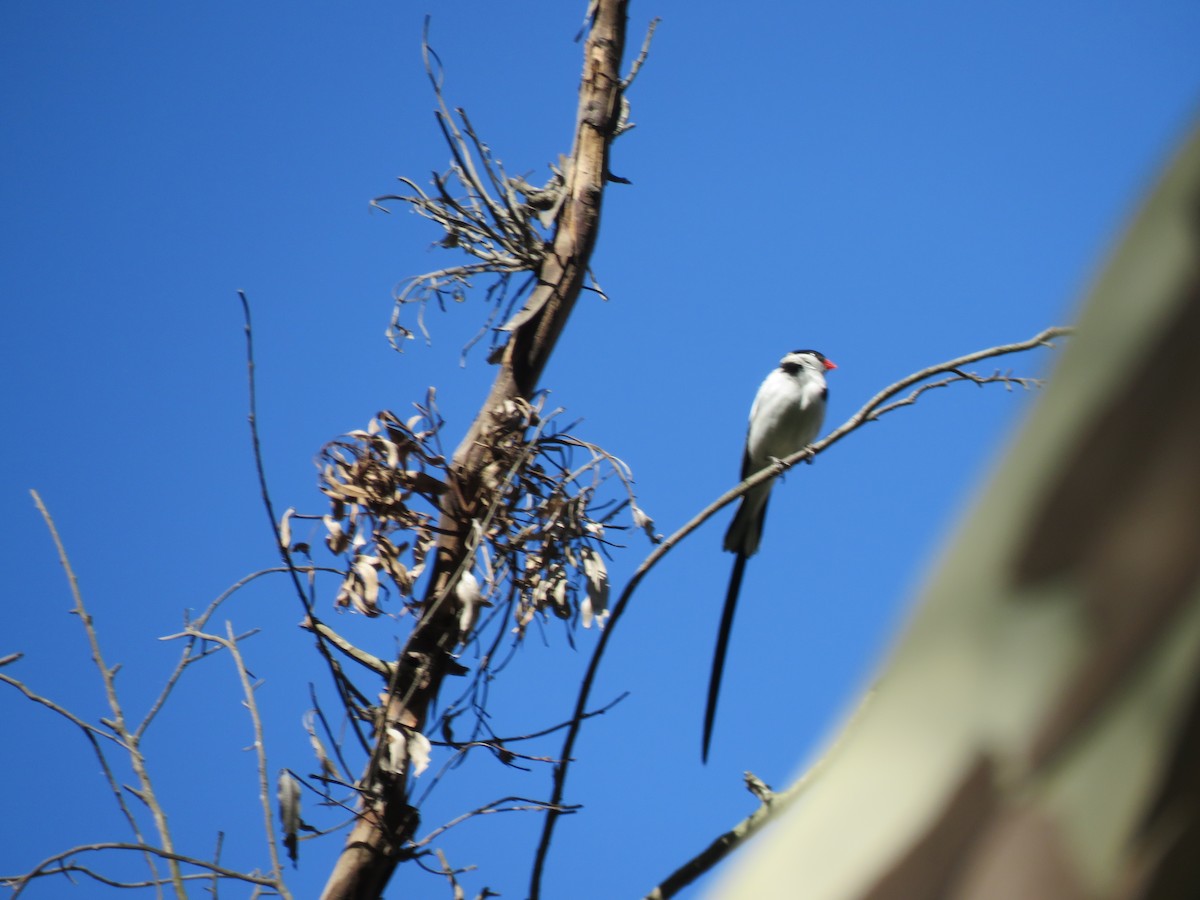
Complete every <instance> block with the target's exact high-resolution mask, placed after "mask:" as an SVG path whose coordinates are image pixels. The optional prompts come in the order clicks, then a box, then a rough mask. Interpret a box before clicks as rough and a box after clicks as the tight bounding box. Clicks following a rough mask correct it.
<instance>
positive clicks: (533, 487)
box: [282, 391, 653, 643]
mask: <svg viewBox="0 0 1200 900" xmlns="http://www.w3.org/2000/svg"><path fill="white" fill-rule="evenodd" d="M543 406H544V399H539V400H538V401H536V402H535V403H528V402H525V401H522V400H516V401H509V402H507V403H505V404H504V405H503V406H502V407H499V408H497V409H495V410H493V412H492V413H491V416H492V420H493V427H491V428H490V429H488V430H487V432H486V433H487V435H488V441H489V447H488V453H489V457H490V459H491V461H490V463H489V464H488V465H487V466H486V467H485V468H484V470H483V472H482V474H481V476H480V478H479V482H478V484H477V486H476V490H477V491H478V492H479V495H480V498H481V499H482V501H483V502H481V503H477V504H474V506H475V508H477V509H480V510H481V511H482V512H481V515H480V516H479V517H478V518H475V519H473V520H472V521H471V536H470V541H471V544H472V554H471V557H470V558H471V559H472V563H471V567H470V569H468V570H466V571H464V572H463V573H462V574H461V577H460V579H459V581H458V586H457V590H456V591H455V594H454V601H455V602H457V603H458V605H459V608H460V615H459V621H460V626H461V629H462V634H461V636H460V640H461V642H463V643H466V642H467V641H469V640H470V638H471V636H472V632H473V629H474V628H475V627H476V625H477V624H478V622H479V613H480V609H481V608H484V607H491V606H497V605H498V606H501V607H504V608H506V610H507V615H506V618H507V619H508V620H509V621H511V622H512V624H513V626H514V629H513V630H514V631H515V633H516V634H517V635H518V637H520V636H522V635H523V634H524V632H525V630H526V628H527V627H528V625H529V624H530V623H531V622H532V621H534V619H535V617H536V616H537V615H538V614H539V613H543V614H545V615H547V616H554V617H557V618H559V619H566V620H573V621H579V622H581V623H582V624H583V626H584V627H589V626H590V625H591V624H592V622H593V621H597V622H599V623H600V624H601V625H603V623H604V619H605V616H606V613H607V604H608V591H609V583H608V572H607V567H606V564H605V559H604V549H605V547H606V546H607V544H608V542H609V541H608V537H607V535H606V528H607V529H611V528H614V527H620V526H614V525H613V524H612V519H613V517H614V516H615V515H616V514H618V513H619V512H621V511H622V510H624V509H625V507H626V506H629V507H630V508H631V510H632V516H633V520H634V523H635V524H636V525H637V526H638V527H640V528H641V529H643V530H645V531H646V532H647V533H649V534H650V535H651V537H653V533H652V529H653V521H652V520H651V519H650V518H649V517H648V516H647V515H646V514H645V513H644V512H643V511H642V510H641V509H640V508H639V507H638V506H637V503H636V500H635V498H634V496H633V492H632V482H631V478H630V472H629V469H628V467H627V466H626V465H625V464H624V463H623V462H621V460H619V459H617V458H616V457H614V456H612V455H611V454H608V453H606V452H605V451H604V450H602V449H601V448H599V447H597V446H596V445H594V444H591V443H588V442H586V441H583V440H580V439H578V438H575V437H573V436H572V435H571V434H570V433H569V431H570V429H569V428H567V429H563V430H551V428H550V426H551V424H552V422H553V420H554V419H555V418H556V417H557V416H558V415H559V413H560V412H561V411H559V410H556V411H554V412H552V413H550V414H549V415H545V414H544V410H543ZM416 409H417V414H416V415H414V416H412V417H411V418H409V419H408V420H407V421H401V420H400V418H399V417H398V416H396V415H395V414H394V413H391V412H387V411H384V412H380V413H379V414H378V415H376V416H375V418H373V419H372V420H371V421H370V423H369V424H368V425H367V427H366V428H365V429H360V430H356V431H352V432H350V433H348V434H346V435H344V436H343V437H341V438H339V439H338V440H336V441H333V442H331V443H330V444H328V445H327V446H326V447H325V448H324V449H323V450H322V451H321V454H320V456H319V457H318V460H317V465H318V468H319V472H320V475H319V478H320V489H321V492H322V493H324V494H325V496H326V497H328V498H329V510H328V512H327V513H325V514H324V515H323V516H320V519H321V521H322V522H323V523H324V528H325V544H326V546H327V547H328V549H329V550H330V551H331V552H332V553H334V554H336V555H338V556H340V557H342V558H343V559H344V561H345V565H344V568H343V569H342V570H341V571H342V582H341V585H340V586H339V589H338V593H337V597H336V600H335V605H336V606H338V607H342V608H350V609H353V610H355V611H357V612H360V613H363V614H364V615H368V616H376V615H379V614H380V613H381V612H383V611H384V606H383V603H384V601H385V600H386V599H387V598H388V597H394V598H399V599H402V600H403V601H404V602H405V606H406V607H407V606H409V605H415V603H416V601H415V599H414V591H413V588H414V584H415V583H416V581H417V579H418V578H420V576H421V574H422V572H423V571H424V569H425V564H426V558H427V556H428V554H429V552H430V550H431V548H432V547H433V546H434V542H435V540H436V535H437V520H438V516H439V514H440V511H441V510H440V500H441V498H442V497H443V496H444V495H445V493H446V491H447V490H448V488H447V485H448V484H450V483H453V482H452V479H451V478H450V477H449V475H450V473H449V470H448V463H447V460H446V457H445V456H444V455H443V454H442V452H441V448H440V443H439V441H438V432H439V429H440V428H441V426H442V424H443V423H442V419H441V417H440V415H439V414H438V412H437V408H436V405H435V403H434V394H433V392H432V391H430V393H429V395H428V396H427V398H426V401H425V403H424V404H417V405H416ZM613 475H616V476H617V479H618V481H619V483H620V485H621V486H622V491H621V494H622V496H621V497H620V498H619V499H613V498H612V497H611V496H608V497H602V496H601V495H602V494H604V493H606V492H604V491H603V490H602V488H603V485H604V484H605V483H606V482H607V481H609V479H610V478H611V477H612V476H613ZM292 518H317V517H316V516H306V517H300V516H296V515H295V514H294V513H293V512H292V511H291V510H289V511H288V513H287V514H286V515H285V516H284V522H283V523H282V524H283V527H282V534H283V535H284V540H285V542H290V539H291V529H290V520H291V519H292ZM291 546H292V547H293V549H301V550H307V547H306V546H305V545H302V544H296V545H291ZM396 612H397V613H400V612H403V610H397V611H396Z"/></svg>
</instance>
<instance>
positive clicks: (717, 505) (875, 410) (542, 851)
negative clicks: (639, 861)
mask: <svg viewBox="0 0 1200 900" xmlns="http://www.w3.org/2000/svg"><path fill="white" fill-rule="evenodd" d="M1070 333H1071V329H1070V328H1062V327H1053V328H1047V329H1046V330H1045V331H1042V332H1040V333H1038V334H1036V335H1034V336H1033V337H1032V338H1030V339H1028V340H1025V341H1018V342H1016V343H1013V344H1003V345H1000V346H997V347H989V348H987V349H986V350H979V351H976V352H975V353H969V354H967V355H966V356H960V357H957V358H955V359H951V360H947V361H946V362H943V363H938V364H937V365H933V366H929V367H928V368H925V369H921V370H920V371H918V372H914V373H913V374H911V375H908V376H907V377H905V378H902V379H900V380H899V381H897V382H895V383H893V384H891V385H888V386H887V387H886V388H884V389H883V390H881V391H880V392H879V393H877V394H876V395H875V396H874V397H872V398H871V399H870V400H868V401H867V402H866V403H865V404H864V405H863V406H862V407H861V408H860V409H859V410H858V411H857V412H856V413H854V415H852V416H851V417H850V418H849V419H847V420H846V421H845V422H844V423H843V424H842V425H840V426H839V427H838V428H836V429H834V430H833V431H832V432H830V433H829V434H828V435H826V436H825V437H824V438H822V439H821V440H819V441H817V442H816V443H815V444H813V445H811V446H809V447H806V448H805V449H803V450H799V451H797V452H795V453H793V454H791V455H790V456H788V457H786V458H784V459H781V460H777V461H776V463H775V464H774V465H771V466H768V467H767V468H765V469H762V470H761V471H759V472H757V473H755V474H754V475H751V476H750V477H749V478H747V479H745V480H744V481H742V482H741V483H740V484H738V485H737V486H735V487H733V488H731V489H730V490H728V491H726V492H725V493H724V494H722V495H721V496H720V497H718V498H717V499H716V500H714V501H713V502H712V503H710V504H709V505H708V506H706V507H705V508H704V509H702V510H701V511H700V512H699V513H697V514H696V515H695V516H694V517H693V518H692V519H691V520H690V521H688V522H687V523H686V524H685V525H683V526H682V527H681V528H680V529H679V530H678V531H676V532H675V533H674V534H672V535H671V536H670V537H668V538H667V539H666V540H664V541H663V542H662V543H661V544H659V545H658V546H657V547H656V548H655V549H654V551H653V552H651V553H650V555H649V556H647V557H646V559H645V560H643V561H642V563H641V565H639V566H638V568H637V569H636V571H634V573H633V575H632V576H631V577H630V579H629V582H628V583H627V584H626V585H625V589H624V590H623V591H622V592H621V595H620V597H619V598H618V599H617V602H616V604H615V605H614V606H613V607H612V612H611V615H610V618H609V621H608V627H607V628H605V630H604V631H603V633H601V635H600V639H599V641H597V643H596V647H595V649H594V650H593V651H592V658H591V661H590V662H589V664H588V668H587V671H586V673H585V674H584V677H583V681H582V683H581V684H580V688H579V694H578V697H577V699H576V702H575V711H574V714H573V715H572V716H571V719H570V721H571V725H570V726H569V727H568V729H567V734H566V738H565V740H564V741H563V749H562V752H561V753H560V754H559V757H560V759H561V760H562V761H561V762H560V763H559V764H558V766H557V767H556V768H555V773H554V790H553V792H552V795H551V799H550V804H551V807H552V808H551V810H550V812H549V815H547V817H546V822H545V824H544V825H543V827H542V837H541V841H540V843H539V844H538V850H537V855H536V857H535V859H534V865H533V872H532V875H531V881H530V900H538V897H539V895H540V890H541V879H542V871H543V868H544V867H545V863H546V857H547V855H548V853H549V849H550V841H551V838H552V837H553V834H554V826H555V824H556V822H557V819H558V815H557V813H555V812H554V809H553V807H554V806H557V805H558V804H559V803H561V802H562V799H563V791H564V788H565V786H566V777H567V771H568V770H569V768H570V765H571V758H572V757H571V753H572V752H573V750H574V747H575V739H576V738H577V737H578V735H579V729H580V727H581V726H582V720H581V719H580V718H579V717H580V714H581V713H582V711H583V710H584V709H585V708H586V706H587V702H588V699H589V697H590V696H591V690H592V685H593V683H594V681H595V678H596V673H597V671H598V670H599V667H600V661H601V659H602V658H603V656H604V651H605V649H606V648H607V646H608V642H609V640H610V639H611V638H612V634H613V631H614V630H615V628H616V624H617V621H618V620H619V619H620V617H621V614H622V613H623V612H624V611H625V607H626V606H627V605H628V603H629V599H630V598H631V597H632V596H633V592H634V591H635V590H636V589H637V587H638V585H639V584H640V583H641V581H642V579H643V578H645V577H646V575H647V574H648V573H649V572H650V570H651V569H653V568H654V567H655V566H656V565H657V564H658V562H659V561H660V560H661V559H662V558H663V557H664V556H666V555H667V554H668V553H669V552H670V551H671V549H672V548H673V547H675V545H676V544H678V543H679V542H680V541H682V540H683V539H684V538H685V537H687V536H688V535H689V534H691V533H692V532H693V531H695V530H696V529H697V528H699V527H700V526H701V525H702V524H704V523H705V522H706V521H708V519H710V518H711V517H712V516H713V515H715V514H716V513H717V512H718V511H719V510H721V509H722V508H723V507H725V506H726V505H728V504H730V503H732V502H733V501H734V500H736V499H737V498H738V497H740V496H742V495H743V494H744V493H746V492H747V491H749V490H750V489H751V488H753V487H755V486H756V485H759V484H762V483H763V482H765V481H768V480H770V479H772V478H776V477H778V476H779V474H780V473H782V472H784V471H786V470H787V469H789V468H791V467H792V466H794V465H796V464H797V463H799V462H801V461H803V460H806V459H812V458H813V457H815V456H816V455H817V454H818V453H821V452H823V451H824V450H826V449H828V448H829V447H831V446H833V445H834V444H836V443H837V442H838V441H840V440H841V439H842V438H844V437H846V436H847V435H848V434H850V433H851V432H853V431H855V430H857V429H858V428H861V427H862V426H863V425H865V424H866V423H868V422H873V421H875V420H876V419H878V418H879V417H880V416H881V415H883V414H884V412H885V411H886V410H885V408H884V404H886V403H887V401H888V400H890V399H891V398H893V397H895V396H897V395H898V394H900V393H901V392H903V391H905V390H907V389H909V388H910V387H912V386H913V385H916V384H918V383H920V382H922V381H925V380H927V379H929V378H932V377H934V376H936V375H940V374H942V373H944V372H954V371H955V370H957V369H961V368H962V367H963V366H967V365H970V364H971V363H975V362H980V361H982V360H985V359H993V358H995V357H997V356H1004V355H1007V354H1010V353H1020V352H1023V351H1026V350H1032V349H1034V348H1036V347H1053V346H1054V344H1053V343H1052V341H1053V340H1054V339H1055V338H1058V337H1063V336H1065V335H1068V334H1070ZM956 380H968V381H974V382H976V383H979V381H980V380H981V379H980V377H979V376H963V377H960V378H958V379H956ZM914 399H915V398H914ZM901 405H906V404H895V405H894V406H892V407H891V408H892V409H895V408H898V407H899V406H901Z"/></svg>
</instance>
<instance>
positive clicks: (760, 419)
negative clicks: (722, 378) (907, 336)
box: [701, 350, 837, 762]
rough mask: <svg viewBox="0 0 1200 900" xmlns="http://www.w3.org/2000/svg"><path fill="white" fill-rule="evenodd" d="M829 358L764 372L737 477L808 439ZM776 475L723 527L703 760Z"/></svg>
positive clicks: (795, 355) (801, 356) (809, 355)
mask: <svg viewBox="0 0 1200 900" xmlns="http://www.w3.org/2000/svg"><path fill="white" fill-rule="evenodd" d="M836 368H837V366H835V365H834V364H833V363H832V362H830V361H829V360H828V359H826V358H825V356H824V355H823V354H821V353H818V352H817V351H816V350H793V351H792V352H791V353H789V354H788V355H787V356H785V357H784V358H783V359H782V360H780V361H779V367H778V368H777V369H775V370H774V371H772V372H771V374H770V375H768V376H767V378H766V380H765V381H764V382H763V383H762V387H760V388H759V389H758V393H757V394H756V395H755V396H754V405H753V406H752V407H750V427H749V430H748V431H747V432H746V452H745V455H744V456H743V457H742V479H743V480H744V479H746V478H749V477H750V476H751V475H753V474H754V473H755V472H757V471H759V470H760V469H764V468H766V467H767V466H769V465H771V463H772V462H774V461H775V460H777V459H783V458H784V457H785V456H790V455H791V454H793V453H795V452H796V451H797V450H803V449H804V448H805V447H807V446H808V445H809V444H811V443H812V442H813V441H814V440H815V439H816V437H817V433H818V432H819V431H820V430H821V423H822V422H824V420H825V401H826V398H827V397H828V396H829V388H828V387H826V385H825V373H826V372H827V371H829V370H830V369H836ZM774 483H775V479H773V478H772V479H770V480H769V481H767V482H765V483H763V484H760V485H758V486H757V487H755V488H753V489H752V490H750V491H747V492H746V493H745V494H743V495H742V499H741V502H740V503H739V504H738V508H737V512H736V513H734V516H733V521H732V522H730V523H729V530H728V531H727V532H725V549H726V550H728V551H729V552H730V553H733V554H735V555H736V558H735V559H734V561H733V573H732V574H731V575H730V576H729V589H728V590H727V591H726V593H725V610H724V612H722V613H721V627H720V629H719V630H718V631H717V649H716V652H715V654H714V655H713V667H712V678H711V680H710V681H709V684H708V706H707V708H706V709H705V711H704V745H703V748H702V751H701V755H702V757H703V759H704V761H705V762H708V744H709V741H710V740H711V739H712V729H713V719H714V717H715V716H716V714H717V696H718V694H720V692H721V673H722V671H723V670H724V668H725V651H726V649H727V648H728V646H729V632H730V630H731V629H732V627H733V612H734V610H735V609H736V608H737V599H738V592H739V591H740V590H741V587H742V575H743V573H744V572H745V571H746V560H747V559H749V558H750V557H751V556H753V555H754V554H755V553H757V552H758V542H759V540H760V539H761V538H762V529H763V519H765V518H766V515H767V500H768V499H770V496H771V487H772V485H773V484H774Z"/></svg>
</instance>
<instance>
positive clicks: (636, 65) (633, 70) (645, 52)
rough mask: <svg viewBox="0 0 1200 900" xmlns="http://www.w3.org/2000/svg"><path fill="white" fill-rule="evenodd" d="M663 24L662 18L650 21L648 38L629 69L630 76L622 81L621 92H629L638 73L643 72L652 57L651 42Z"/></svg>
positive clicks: (657, 17)
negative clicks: (647, 61) (648, 58)
mask: <svg viewBox="0 0 1200 900" xmlns="http://www.w3.org/2000/svg"><path fill="white" fill-rule="evenodd" d="M661 23H662V18H660V17H659V16H655V17H654V18H653V19H651V20H650V25H649V27H647V28H646V37H645V38H644V39H643V40H642V49H641V50H639V51H638V55H637V58H636V59H634V61H633V65H631V66H630V67H629V74H628V75H626V76H625V77H624V78H622V79H621V92H622V93H624V92H625V91H627V90H629V86H630V85H631V84H633V81H634V79H635V78H637V76H638V72H640V71H641V70H642V66H643V65H645V64H646V58H647V57H648V56H649V55H650V42H651V41H652V40H654V31H655V29H656V28H658V26H659V25H660V24H661Z"/></svg>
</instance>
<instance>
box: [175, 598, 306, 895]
mask: <svg viewBox="0 0 1200 900" xmlns="http://www.w3.org/2000/svg"><path fill="white" fill-rule="evenodd" d="M193 634H195V635H196V637H198V638H199V639H200V640H203V641H212V642H213V643H216V644H220V645H221V646H222V647H224V648H225V649H226V650H227V651H229V655H230V656H232V657H233V664H234V666H235V667H236V668H237V673H238V678H239V679H240V680H241V682H242V696H243V697H244V698H245V700H244V702H245V705H246V710H247V711H248V712H249V714H250V722H251V725H252V726H253V728H254V753H255V757H256V762H257V765H258V799H259V803H260V805H261V806H262V812H263V823H264V826H265V828H266V834H267V850H268V851H269V852H270V854H271V871H272V872H273V873H274V876H275V878H274V883H273V885H272V886H273V887H274V888H275V890H277V891H279V895H280V896H281V897H287V898H290V897H291V896H292V895H291V893H290V892H289V891H288V889H287V886H286V885H285V884H284V881H283V866H282V864H281V863H280V861H279V844H278V842H277V841H276V839H275V825H274V818H273V817H272V814H271V782H270V777H269V775H268V774H267V747H266V742H265V740H264V739H263V730H262V718H261V717H260V716H259V713H258V703H257V701H256V700H255V699H254V691H255V686H254V684H253V682H251V680H250V672H249V670H248V669H247V668H246V661H245V659H243V658H242V651H241V649H240V648H239V647H238V639H237V637H236V636H235V635H234V633H233V623H232V622H226V623H225V637H221V636H220V635H217V634H206V633H204V632H202V631H194V632H193Z"/></svg>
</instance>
